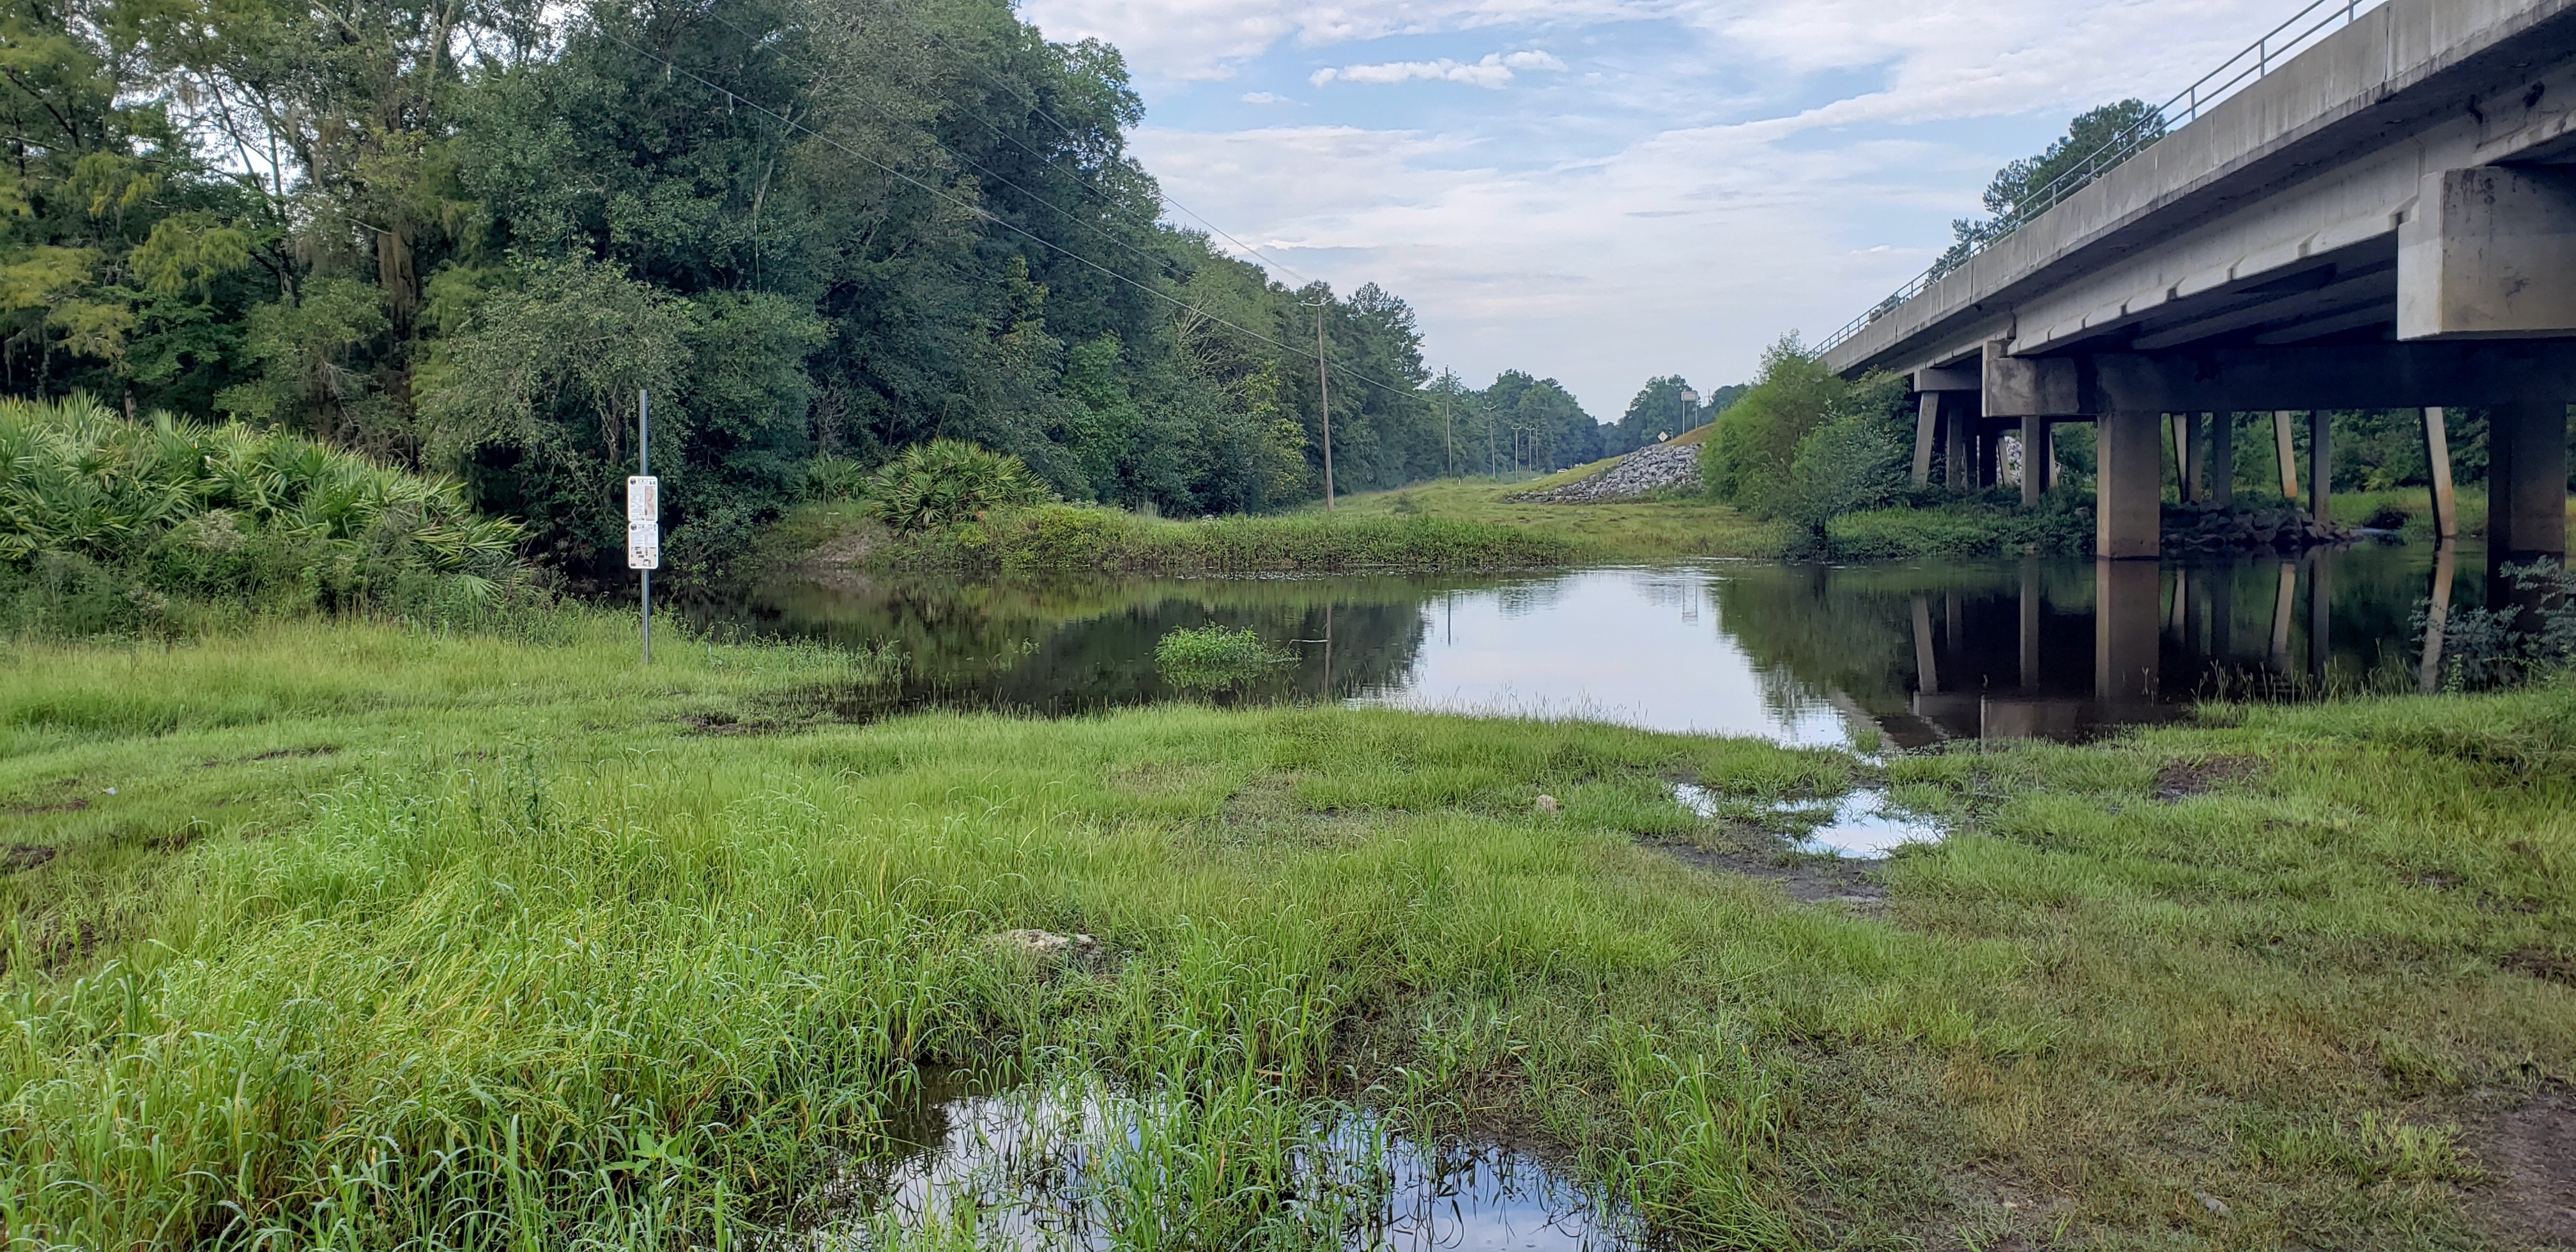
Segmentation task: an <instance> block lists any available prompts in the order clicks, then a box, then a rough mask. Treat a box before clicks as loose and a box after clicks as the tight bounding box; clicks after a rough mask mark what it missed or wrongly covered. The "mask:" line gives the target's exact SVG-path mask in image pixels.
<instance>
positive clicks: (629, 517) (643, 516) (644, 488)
mask: <svg viewBox="0 0 2576 1252" xmlns="http://www.w3.org/2000/svg"><path fill="white" fill-rule="evenodd" d="M660 520H662V480H661V479H659V478H655V477H653V476H651V475H649V474H629V475H627V476H626V524H627V525H629V526H632V525H634V524H635V523H637V522H658V521H660Z"/></svg>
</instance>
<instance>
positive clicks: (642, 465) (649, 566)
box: [626, 391, 662, 665]
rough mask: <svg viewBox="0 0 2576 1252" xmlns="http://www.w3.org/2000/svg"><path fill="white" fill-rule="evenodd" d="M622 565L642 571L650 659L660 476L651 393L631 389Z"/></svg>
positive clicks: (658, 565)
mask: <svg viewBox="0 0 2576 1252" xmlns="http://www.w3.org/2000/svg"><path fill="white" fill-rule="evenodd" d="M626 568H628V569H631V570H635V571H637V572H639V573H641V574H642V575H643V578H644V585H643V603H644V663H645V664H646V665H650V664H652V663H653V571H654V570H657V569H660V568H662V480H660V479H658V478H655V477H653V396H652V393H650V392H644V391H639V392H636V393H635V474H634V476H633V477H631V478H628V479H627V480H626Z"/></svg>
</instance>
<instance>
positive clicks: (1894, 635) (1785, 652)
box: [1709, 565, 2016, 713]
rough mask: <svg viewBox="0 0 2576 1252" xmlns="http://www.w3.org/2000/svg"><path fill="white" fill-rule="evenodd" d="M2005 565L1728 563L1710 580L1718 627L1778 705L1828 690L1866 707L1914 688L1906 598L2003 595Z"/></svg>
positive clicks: (1889, 703)
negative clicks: (1942, 595)
mask: <svg viewBox="0 0 2576 1252" xmlns="http://www.w3.org/2000/svg"><path fill="white" fill-rule="evenodd" d="M2015 585H2016V584H2015V583H2014V582H2013V581H2012V571H2011V570H2010V569H2009V568H2000V569H1999V568H1993V567H1988V566H1973V567H1964V568H1963V567H1958V566H1952V567H1947V568H1942V569H1926V568H1922V567H1916V566H1901V567H1891V566H1831V565H1744V566H1729V567H1728V568H1727V569H1725V570H1724V571H1723V572H1721V573H1720V574H1718V575H1717V576H1715V577H1713V578H1711V579H1710V580H1709V596H1710V598H1711V599H1712V600H1714V601H1715V602H1716V604H1717V615H1718V621H1717V629H1718V630H1719V631H1720V632H1722V633H1724V634H1725V635H1726V636H1728V637H1729V638H1731V639H1733V640H1734V641H1735V642H1736V644H1737V646H1739V647H1741V648H1743V649H1744V653H1745V655H1746V656H1747V657H1748V658H1750V659H1751V660H1752V661H1753V664H1754V668H1755V672H1756V673H1757V674H1758V675H1759V676H1760V678H1761V680H1762V694H1763V701H1764V703H1765V704H1766V705H1768V706H1769V707H1771V708H1772V709H1773V710H1775V711H1777V712H1782V713H1786V712H1789V711H1792V710H1794V709H1797V708H1800V707H1810V706H1812V705H1814V704H1815V703H1816V702H1817V701H1819V700H1823V699H1825V698H1827V697H1828V696H1831V695H1833V694H1834V693H1837V692H1839V693H1841V694H1843V695H1847V696H1849V697H1851V698H1852V699H1853V700H1855V701H1858V702H1859V703H1860V704H1861V705H1862V706H1863V707H1865V708H1868V709H1870V710H1871V711H1872V712H1893V711H1898V710H1901V709H1903V708H1904V707H1905V703H1906V697H1907V694H1908V693H1909V692H1910V691H1912V690H1913V686H1914V650H1913V649H1914V633H1913V617H1912V609H1913V599H1914V597H1915V596H1917V595H1922V594H1933V595H1940V594H1943V593H1947V594H1950V595H1955V596H1965V597H1993V596H1998V595H2010V594H2012V590H2013V588H2014V586H2015Z"/></svg>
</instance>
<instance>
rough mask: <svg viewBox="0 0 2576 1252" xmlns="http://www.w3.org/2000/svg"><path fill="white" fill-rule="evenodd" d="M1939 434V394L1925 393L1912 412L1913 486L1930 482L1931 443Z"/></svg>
mask: <svg viewBox="0 0 2576 1252" xmlns="http://www.w3.org/2000/svg"><path fill="white" fill-rule="evenodd" d="M1940 432H1941V393H1940V392H1937V391H1926V392H1924V393H1922V399H1921V400H1919V401H1917V402H1916V406H1915V411H1914V485H1915V486H1917V487H1920V486H1922V485H1923V484H1925V483H1928V482H1931V481H1932V441H1933V436H1935V435H1938V434H1939V433H1940Z"/></svg>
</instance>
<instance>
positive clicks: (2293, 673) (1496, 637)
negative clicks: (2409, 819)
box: [734, 545, 2483, 746]
mask: <svg viewBox="0 0 2576 1252" xmlns="http://www.w3.org/2000/svg"><path fill="white" fill-rule="evenodd" d="M2476 566H2477V554H2476V553H2475V552H2474V551H2473V550H2466V551H2459V552H2451V551H2448V550H2445V551H2444V552H2441V553H2438V554H2437V553H2436V552H2435V551H2434V550H2433V549H2431V548H2427V547H2424V546H2421V545H2417V546H2402V547H2401V546H2389V547H2380V546H2364V547H2358V548H2351V549H2346V550H2343V551H2323V550H2320V551H2314V552H2310V553H2307V554H2304V555H2301V556H2296V557H2287V558H2273V557H2269V556H2266V557H2263V558H2260V559H2253V560H2233V561H2207V562H2199V563H2184V562H2176V563H2170V564H2163V565H2158V564H2156V563H2154V562H2112V563H2102V564H2099V565H2097V564H2096V563H2095V562H2092V561H2089V560H2081V559H2060V558H2042V557H2029V558H2024V559H2021V560H2017V561H2012V560H2005V561H1966V562H1940V563H1933V562H1924V563H1908V564H1888V565H1866V566H1832V565H1782V564H1773V563H1765V562H1751V561H1711V562H1696V563H1689V564H1677V565H1670V566H1659V567H1651V568H1634V567H1611V568H1598V569H1585V570H1573V571H1565V572H1555V573H1533V574H1517V575H1489V576H1470V577H1435V578H1421V577H1412V578H1408V577H1390V576H1353V577H1330V578H1261V579H1195V580H1176V581H1106V580H1102V581H1094V582H1089V583H1047V584H1028V585H1021V584H980V585H957V584H947V585H940V584H931V583H919V582H889V583H884V584H880V585H874V586H869V587H864V588H861V589H858V590H849V589H841V590H835V589H830V588H824V587H818V586H794V587H785V588H777V589H773V590H772V591H771V592H769V593H768V594H767V595H766V596H765V597H764V598H763V599H762V600H761V601H760V603H759V604H757V605H756V606H753V607H752V608H749V609H746V610H743V611H741V612H740V613H739V614H738V615H737V616H736V617H735V619H734V620H735V621H736V622H737V624H741V625H747V626H748V627H750V628H752V629H755V630H761V631H774V632H784V633H790V634H798V635H808V636H819V637H823V638H828V639H833V640H838V641H842V642H847V643H850V644H854V645H878V644H891V645H892V646H894V647H895V648H896V649H897V650H898V651H900V652H902V653H903V654H904V655H905V656H906V657H907V658H908V665H907V670H906V675H905V678H904V680H903V681H902V683H901V684H900V685H899V686H897V687H889V688H886V689H883V690H873V691H868V692H862V693H855V694H854V695H853V696H852V697H851V707H850V708H849V709H847V710H846V711H847V712H848V713H850V714H851V715H853V716H870V715H875V714H879V713H885V712H893V711H899V710H902V709H908V708H916V707H925V706H940V705H953V706H963V707H976V708H1002V709H1012V710H1023V711H1028V712H1033V713H1038V714H1043V715H1063V714H1074V713H1082V712H1088V711H1094V710H1099V709H1104V708H1112V707H1118V706H1123V705H1131V704H1140V703H1148V702H1152V701H1157V700H1166V699H1172V698H1175V697H1177V696H1178V695H1180V694H1181V693H1179V692H1177V691H1175V690H1173V689H1172V688H1171V687H1170V686H1168V685H1167V684H1165V683H1164V682H1163V680H1162V679H1161V677H1160V676H1159V675H1157V674H1156V672H1155V669H1154V655H1153V654H1154V644H1155V642H1156V641H1157V640H1159V639H1160V638H1162V636H1163V635H1164V634H1165V633H1167V632H1169V631H1172V630H1175V629H1178V628H1181V627H1197V626H1206V625H1210V624H1215V625H1222V626H1226V627H1229V628H1236V629H1249V630H1251V631H1253V632H1255V633H1256V634H1258V635H1259V636H1260V637H1261V638H1262V640H1263V641H1264V642H1265V643H1267V644H1269V645H1270V646H1272V647H1274V648H1280V649H1285V650H1288V651H1290V652H1293V654H1294V655H1295V657H1296V661H1295V662H1294V663H1293V664H1285V665H1279V666H1276V667H1273V669H1272V672H1270V673H1268V674H1266V675H1264V676H1263V677H1262V678H1261V679H1260V680H1258V682H1257V683H1256V684H1255V685H1254V686H1252V687H1251V688H1249V689H1247V690H1244V691H1241V692H1237V693H1234V694H1232V695H1230V696H1229V697H1227V698H1228V699H1229V700H1236V701H1248V702H1267V701H1348V702H1355V703H1364V704H1376V705H1386V706H1392V707H1400V708H1416V709H1438V710H1449V711H1460V712H1472V713H1497V714H1511V715H1528V716H1560V717H1582V718H1594V719H1600V720H1607V721H1615V722H1621V723H1626V724H1630V725H1636V726H1643V727H1647V728H1650V729H1656V730H1671V731H1689V732H1699V733H1711V734H1730V735H1753V736H1759V737H1762V738H1767V739H1771V740H1775V741H1778V742H1782V743H1793V744H1848V743H1852V742H1854V741H1856V740H1862V739H1879V740H1884V741H1888V742H1893V743H1895V744H1897V745H1899V746H1910V745H1918V744H1926V743H1932V742H1937V741H1940V740H1944V739H1952V738H1961V737H1968V738H1979V737H1984V738H2020V737H2047V738H2059V739H2074V738H2081V737H2083V736H2085V735H2088V734H2092V733H2095V732H2097V731H2099V730H2100V729H2103V728H2106V727H2112V726H2120V725H2128V724H2134V723H2139V722H2152V721H2157V720H2163V719H2169V718H2172V717H2175V716H2179V715H2180V714H2181V713H2182V712H2183V711H2184V710H2185V709H2186V708H2187V707H2188V706H2189V704H2190V703H2191V702H2193V701H2195V700H2199V699H2206V698H2212V697H2231V698H2232V697H2254V698H2264V699H2286V698H2297V697H2299V696H2302V695H2306V694H2312V693H2315V692H2318V691H2334V690H2353V689H2358V688H2362V687H2365V686H2368V687H2397V688H2411V687H2413V686H2415V685H2416V683H2417V676H2418V674H2419V673H2430V672H2431V667H2430V666H2429V665H2428V664H2426V661H2427V656H2426V654H2425V653H2423V652H2422V651H2420V649H2422V648H2423V647H2424V646H2425V645H2424V644H2423V643H2422V642H2420V641H2419V640H2418V639H2417V637H2416V631H2415V630H2414V628H2413V627H2412V625H2411V624H2410V617H2411V615H2412V614H2413V613H2414V612H2415V610H2416V607H2417V605H2418V603H2419V602H2421V601H2423V600H2424V599H2426V598H2427V597H2428V596H2433V597H2437V598H2438V599H2439V600H2440V601H2441V602H2442V603H2445V604H2447V605H2448V606H2449V607H2450V608H2452V609H2453V610H2457V609H2462V608H2470V607H2475V606H2476V605H2477V604H2479V603H2480V602H2481V601H2482V599H2483V589H2482V587H2481V585H2480V582H2479V580H2477V579H2474V578H2451V577H2443V576H2442V575H2445V574H2448V573H2451V572H2452V571H2455V570H2457V569H2460V568H2471V569H2474V568H2476ZM2434 646H2436V647H2438V640H2436V641H2434Z"/></svg>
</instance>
